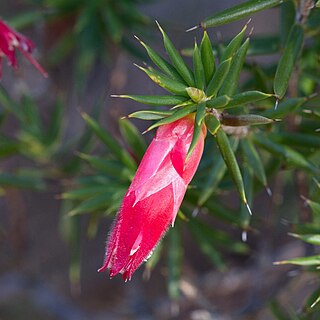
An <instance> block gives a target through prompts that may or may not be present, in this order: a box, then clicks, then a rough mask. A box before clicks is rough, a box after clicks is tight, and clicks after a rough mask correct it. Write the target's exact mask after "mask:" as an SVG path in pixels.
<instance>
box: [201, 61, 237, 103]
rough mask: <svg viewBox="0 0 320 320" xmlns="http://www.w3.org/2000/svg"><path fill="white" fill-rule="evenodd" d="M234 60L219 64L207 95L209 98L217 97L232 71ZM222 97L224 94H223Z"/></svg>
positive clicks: (208, 87)
mask: <svg viewBox="0 0 320 320" xmlns="http://www.w3.org/2000/svg"><path fill="white" fill-rule="evenodd" d="M231 62H232V58H229V59H227V60H225V61H223V62H222V63H220V64H219V66H218V68H217V70H216V72H215V73H214V75H213V77H212V79H211V80H210V82H209V84H208V86H207V89H206V94H207V97H215V96H216V95H217V93H218V91H219V89H220V88H221V86H222V83H223V82H224V80H225V79H226V77H227V75H228V72H229V70H230V66H231ZM221 95H222V94H221Z"/></svg>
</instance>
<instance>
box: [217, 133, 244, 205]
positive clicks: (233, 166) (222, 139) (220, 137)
mask: <svg viewBox="0 0 320 320" xmlns="http://www.w3.org/2000/svg"><path fill="white" fill-rule="evenodd" d="M216 142H217V145H218V147H219V151H220V153H221V155H222V157H223V160H224V161H225V163H226V165H227V168H228V170H229V173H230V175H231V177H232V179H233V181H234V183H235V185H236V187H237V190H238V192H239V194H240V198H241V200H242V201H243V202H244V204H246V205H247V198H246V194H245V190H244V184H243V179H242V175H241V171H240V168H239V165H238V162H237V159H236V157H235V155H234V152H233V150H232V147H231V145H230V142H229V139H228V137H227V135H226V134H225V132H224V131H223V130H222V129H221V128H220V129H219V130H218V131H217V133H216Z"/></svg>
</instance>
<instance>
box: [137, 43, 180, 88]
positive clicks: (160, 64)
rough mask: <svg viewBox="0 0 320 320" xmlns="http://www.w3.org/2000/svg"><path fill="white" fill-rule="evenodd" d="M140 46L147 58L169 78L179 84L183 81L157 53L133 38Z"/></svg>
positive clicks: (172, 67)
mask: <svg viewBox="0 0 320 320" xmlns="http://www.w3.org/2000/svg"><path fill="white" fill-rule="evenodd" d="M135 38H136V39H137V40H138V41H139V42H140V44H141V45H142V46H143V47H144V48H145V49H146V51H147V53H148V56H149V58H150V59H151V60H152V62H153V63H154V64H155V65H156V66H157V67H158V68H159V69H160V70H161V71H163V72H164V73H165V74H167V75H168V76H169V77H170V78H172V79H175V80H178V81H179V82H181V81H184V80H183V79H182V78H181V76H180V74H179V73H178V72H177V70H176V69H175V68H174V66H172V65H171V64H170V63H169V62H168V61H166V60H165V59H163V58H162V57H161V56H160V55H159V54H158V53H157V52H155V51H154V50H153V49H152V48H151V47H150V46H148V45H147V44H145V43H144V42H143V41H141V40H140V39H139V38H138V37H135Z"/></svg>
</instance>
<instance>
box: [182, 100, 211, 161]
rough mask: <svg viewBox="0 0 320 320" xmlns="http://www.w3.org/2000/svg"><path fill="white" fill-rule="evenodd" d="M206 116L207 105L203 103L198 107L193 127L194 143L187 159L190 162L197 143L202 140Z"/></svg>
mask: <svg viewBox="0 0 320 320" xmlns="http://www.w3.org/2000/svg"><path fill="white" fill-rule="evenodd" d="M205 115H206V104H205V102H202V103H200V104H199V105H198V108H197V113H196V117H195V121H194V127H193V135H192V141H191V143H190V146H189V149H188V152H187V158H186V160H188V159H189V158H190V156H191V154H192V152H193V150H194V148H195V147H196V145H197V142H198V140H199V138H200V135H201V131H202V123H203V120H204V117H205Z"/></svg>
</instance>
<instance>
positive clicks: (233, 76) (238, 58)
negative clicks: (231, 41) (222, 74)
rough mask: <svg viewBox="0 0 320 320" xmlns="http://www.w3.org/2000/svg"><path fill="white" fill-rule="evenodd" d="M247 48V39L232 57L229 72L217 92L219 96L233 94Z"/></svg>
mask: <svg viewBox="0 0 320 320" xmlns="http://www.w3.org/2000/svg"><path fill="white" fill-rule="evenodd" d="M248 48H249V38H247V40H246V41H245V42H244V43H243V44H242V46H241V47H240V48H239V50H238V51H237V53H236V54H235V55H234V58H233V59H232V63H231V66H230V69H229V72H228V74H227V76H226V78H225V79H224V81H223V83H222V86H221V88H220V90H219V96H221V95H224V94H226V95H229V96H231V95H232V94H234V92H235V90H236V88H237V86H238V81H239V77H240V72H241V69H242V67H243V64H244V61H245V58H246V54H247V50H248Z"/></svg>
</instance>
